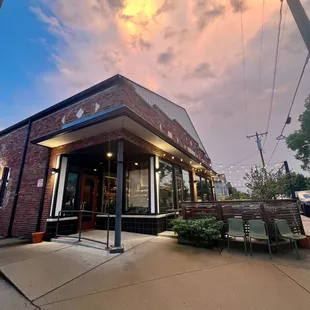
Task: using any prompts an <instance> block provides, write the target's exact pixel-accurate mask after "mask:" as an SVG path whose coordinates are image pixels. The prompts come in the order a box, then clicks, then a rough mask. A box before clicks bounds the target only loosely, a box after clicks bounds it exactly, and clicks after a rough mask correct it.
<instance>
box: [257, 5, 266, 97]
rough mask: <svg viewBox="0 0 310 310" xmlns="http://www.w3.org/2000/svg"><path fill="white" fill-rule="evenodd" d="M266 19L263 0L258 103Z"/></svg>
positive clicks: (259, 88)
mask: <svg viewBox="0 0 310 310" xmlns="http://www.w3.org/2000/svg"><path fill="white" fill-rule="evenodd" d="M264 19H265V0H262V27H261V36H260V56H259V68H258V87H257V89H258V96H257V101H258V102H259V98H260V93H261V77H262V61H263V60H262V58H263V41H264Z"/></svg>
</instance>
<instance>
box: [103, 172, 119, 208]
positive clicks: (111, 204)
mask: <svg viewBox="0 0 310 310" xmlns="http://www.w3.org/2000/svg"><path fill="white" fill-rule="evenodd" d="M115 208H116V176H114V175H113V176H107V175H106V176H104V178H103V212H106V213H109V214H115Z"/></svg>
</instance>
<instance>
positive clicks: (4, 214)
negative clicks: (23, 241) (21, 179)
mask: <svg viewBox="0 0 310 310" xmlns="http://www.w3.org/2000/svg"><path fill="white" fill-rule="evenodd" d="M26 135H27V126H25V127H22V128H20V129H18V130H15V131H13V132H11V133H10V134H8V135H5V136H3V137H0V166H2V167H10V168H11V173H10V179H9V182H8V185H7V187H6V191H5V195H4V201H3V207H2V208H1V209H0V236H6V235H7V232H8V226H9V222H10V216H11V208H12V204H13V199H14V194H15V190H16V184H17V178H18V173H19V168H20V163H21V158H22V153H23V147H24V142H25V139H26ZM0 177H1V176H0Z"/></svg>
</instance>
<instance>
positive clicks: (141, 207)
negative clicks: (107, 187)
mask: <svg viewBox="0 0 310 310" xmlns="http://www.w3.org/2000/svg"><path fill="white" fill-rule="evenodd" d="M126 188H127V199H126V210H125V211H126V213H131V214H146V213H149V160H144V161H140V162H134V163H131V164H129V165H128V169H127V176H126Z"/></svg>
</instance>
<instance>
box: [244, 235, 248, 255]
mask: <svg viewBox="0 0 310 310" xmlns="http://www.w3.org/2000/svg"><path fill="white" fill-rule="evenodd" d="M244 249H245V255H248V250H247V248H246V236H244Z"/></svg>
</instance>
